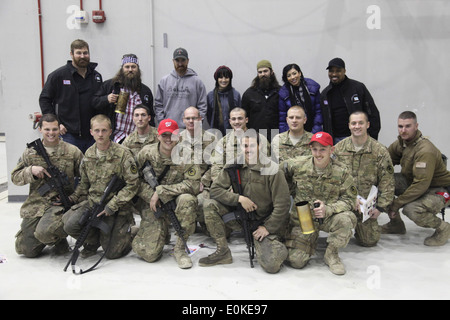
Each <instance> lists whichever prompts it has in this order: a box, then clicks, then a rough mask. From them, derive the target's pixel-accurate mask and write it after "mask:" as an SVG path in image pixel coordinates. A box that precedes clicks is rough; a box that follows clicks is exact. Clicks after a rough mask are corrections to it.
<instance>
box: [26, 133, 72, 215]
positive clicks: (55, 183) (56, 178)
mask: <svg viewBox="0 0 450 320" xmlns="http://www.w3.org/2000/svg"><path fill="white" fill-rule="evenodd" d="M27 147H28V148H34V149H35V150H36V152H37V153H38V154H39V155H40V156H41V157H42V158H44V161H45V163H46V164H47V168H46V170H47V172H48V173H49V174H50V178H48V179H46V180H47V183H46V184H44V185H43V186H41V187H40V188H39V189H38V192H39V194H40V195H41V196H44V195H46V194H47V193H48V192H49V191H50V190H56V191H57V192H58V194H59V198H60V200H61V203H62V205H63V206H64V212H66V211H67V210H69V209H70V207H71V206H72V204H71V201H70V199H69V196H68V195H67V194H66V191H65V190H64V186H66V185H69V184H70V183H69V178H68V177H67V174H66V173H65V172H62V171H61V170H59V169H58V167H56V166H55V165H53V164H52V162H51V161H50V157H49V156H48V154H47V151H46V150H45V147H44V145H43V144H42V141H41V139H36V140H34V141H33V142H31V143H27Z"/></svg>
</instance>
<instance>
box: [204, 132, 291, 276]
mask: <svg viewBox="0 0 450 320" xmlns="http://www.w3.org/2000/svg"><path fill="white" fill-rule="evenodd" d="M252 133H254V134H252ZM259 137H260V136H259V134H257V133H256V132H255V131H254V130H247V131H246V132H245V133H243V137H241V140H240V141H241V143H240V145H241V148H242V152H243V156H238V157H237V158H236V159H235V163H234V164H226V165H225V167H224V168H223V169H222V171H221V172H220V174H219V176H218V178H217V179H216V180H214V182H213V184H212V186H211V199H207V200H205V204H204V212H205V222H206V226H207V228H208V231H209V232H210V234H211V236H212V237H213V238H214V241H215V242H216V244H217V250H216V251H215V252H214V253H212V254H211V255H209V256H207V257H204V258H201V259H200V260H199V265H200V266H203V267H206V266H214V265H217V264H229V263H232V257H231V251H230V249H229V247H228V243H227V238H226V235H227V230H226V229H227V228H228V229H232V230H242V231H243V232H244V238H245V241H246V244H247V249H248V252H249V257H250V266H251V267H253V258H254V253H255V251H256V259H257V261H258V263H259V264H260V265H261V267H262V268H263V269H264V270H265V271H266V272H268V273H277V272H278V271H279V270H280V269H281V266H282V264H283V262H284V260H285V259H286V258H287V255H288V252H287V249H286V247H285V246H284V244H283V243H282V242H281V240H282V239H281V237H282V235H283V233H284V231H285V228H286V227H287V223H288V219H289V205H290V199H289V187H288V184H287V182H286V179H285V177H284V174H283V172H282V171H281V170H280V169H279V167H278V165H277V164H275V163H274V162H273V161H271V160H270V159H269V158H268V157H267V156H265V153H264V152H260V150H259ZM230 187H232V189H230Z"/></svg>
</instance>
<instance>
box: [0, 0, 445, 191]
mask: <svg viewBox="0 0 450 320" xmlns="http://www.w3.org/2000/svg"><path fill="white" fill-rule="evenodd" d="M78 5H79V1H75V0H41V6H42V23H43V32H44V33H43V38H44V61H45V63H44V70H45V71H44V73H45V77H47V75H48V73H50V72H51V71H53V70H54V69H56V68H57V67H59V66H61V65H63V64H65V62H66V60H67V59H70V56H69V45H70V42H71V41H72V40H74V39H76V38H81V39H84V40H86V41H88V42H89V44H90V49H91V61H94V62H98V63H99V66H98V68H97V70H98V71H100V72H101V73H102V75H103V77H104V79H108V78H110V77H111V76H112V75H113V74H114V73H115V72H116V71H117V70H118V68H119V66H120V58H121V57H122V55H123V54H124V53H135V54H137V55H138V57H139V58H140V64H141V69H142V70H143V74H144V76H143V78H144V82H145V83H146V84H147V85H149V86H150V87H151V88H152V89H153V90H154V89H155V87H156V85H157V82H158V81H159V79H160V78H161V77H162V76H164V75H165V74H167V73H169V72H170V71H171V70H172V68H173V65H172V61H171V59H172V52H173V50H174V49H175V48H177V47H179V46H182V47H185V48H186V49H187V50H188V52H189V56H190V67H191V68H193V69H194V70H195V71H196V72H197V73H198V74H199V75H200V77H201V78H202V79H203V81H204V82H205V85H206V87H207V90H211V89H212V88H213V86H214V79H213V73H214V71H215V70H216V68H217V67H218V66H219V65H223V64H225V65H228V66H229V67H230V68H231V69H232V70H233V73H234V78H233V85H234V86H235V88H236V89H238V90H239V91H240V92H241V93H243V92H244V91H245V90H246V88H247V87H248V86H249V85H250V82H251V80H252V79H253V78H254V77H255V76H256V63H257V62H258V61H259V60H261V59H268V60H270V61H271V62H272V65H273V67H274V70H275V73H276V75H277V76H278V80H279V81H280V83H281V71H282V69H283V67H284V66H285V65H286V64H288V63H291V62H295V63H298V64H299V65H300V66H301V68H302V70H303V72H304V74H305V76H306V77H309V78H312V79H314V80H316V81H317V82H319V83H320V84H321V86H322V88H324V87H325V86H326V85H327V84H328V78H327V73H326V70H325V68H326V66H327V63H328V61H329V60H330V59H332V58H334V57H336V56H339V57H341V58H343V59H344V60H345V62H346V64H347V75H348V76H349V77H350V78H354V79H357V80H359V81H362V82H364V83H365V84H366V86H367V87H368V88H369V90H370V91H371V93H372V95H373V97H374V99H375V101H376V104H377V106H378V108H379V110H380V113H381V117H382V129H381V132H380V136H379V140H380V141H381V142H382V143H384V144H386V145H388V144H390V143H391V142H392V141H393V140H394V139H395V138H396V136H397V132H396V119H397V116H398V114H399V113H400V112H401V111H404V110H413V111H415V112H416V113H417V114H418V118H419V127H420V129H421V130H422V131H423V133H424V134H425V135H427V136H429V137H430V138H431V139H432V141H433V142H434V143H435V144H436V145H437V146H438V147H439V148H440V149H441V150H442V152H443V153H446V154H447V155H450V146H449V145H448V144H447V141H449V139H450V132H449V130H447V129H446V125H447V123H448V121H447V119H448V117H449V113H450V112H449V111H448V107H447V100H448V99H447V96H446V91H447V90H448V89H449V88H450V80H449V77H448V76H447V74H446V69H447V65H448V59H447V57H448V52H449V50H450V41H449V37H450V33H449V32H448V30H450V19H449V18H450V2H449V1H448V0H428V1H422V0H396V1H392V0H391V1H389V0H378V1H377V0H371V1H367V0H302V1H298V0H278V1H274V0H272V1H270V0H215V1H211V0H209V1H208V0H190V1H189V0H169V1H168V0H154V1H148V0H129V1H120V0H108V1H103V10H104V11H105V12H106V17H107V20H106V22H105V23H104V24H101V25H100V24H95V23H93V22H92V21H90V22H89V23H88V24H87V25H83V26H81V28H79V29H77V28H72V29H71V28H69V27H70V23H69V27H68V22H70V21H71V18H70V17H71V14H72V12H71V11H70V10H69V11H68V9H70V8H71V6H78ZM83 5H84V9H85V10H86V11H88V13H89V17H91V16H92V10H97V9H98V3H97V1H93V0H91V1H83ZM372 5H375V6H377V7H376V8H378V9H379V19H375V20H374V17H375V18H377V16H376V15H375V16H374V12H373V11H369V12H367V11H368V8H369V9H371V8H372V7H371V6H372ZM152 8H153V9H152ZM18 16H20V19H18ZM0 24H1V28H2V32H1V34H0V40H2V41H1V43H2V46H1V48H0V108H1V109H0V110H1V112H2V117H1V119H0V132H1V131H3V130H4V131H5V132H6V135H7V156H8V159H7V160H8V164H7V165H8V171H9V172H10V171H11V170H12V169H13V168H14V166H15V164H16V162H17V159H18V158H19V157H20V154H21V153H22V152H23V150H24V148H25V143H26V142H30V141H32V140H34V139H36V137H37V136H38V134H37V132H36V131H34V130H33V129H32V127H31V123H30V122H28V120H27V115H28V114H29V113H32V112H34V111H39V105H38V96H39V93H40V90H41V74H40V54H39V34H38V15H37V0H36V1H34V0H18V1H17V0H16V1H2V2H1V4H0ZM373 26H376V27H380V28H379V29H371V27H373ZM3 30H8V32H3ZM164 34H166V35H167V40H168V42H167V44H168V46H167V48H166V47H164V42H163V39H164ZM5 44H6V45H5ZM26 193H27V188H25V187H16V186H14V185H12V183H9V196H10V199H11V196H14V195H24V194H26Z"/></svg>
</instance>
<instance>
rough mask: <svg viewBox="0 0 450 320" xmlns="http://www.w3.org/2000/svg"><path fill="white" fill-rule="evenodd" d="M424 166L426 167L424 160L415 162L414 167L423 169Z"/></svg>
mask: <svg viewBox="0 0 450 320" xmlns="http://www.w3.org/2000/svg"><path fill="white" fill-rule="evenodd" d="M426 167H427V163H426V162H417V163H416V168H422V169H425V168H426Z"/></svg>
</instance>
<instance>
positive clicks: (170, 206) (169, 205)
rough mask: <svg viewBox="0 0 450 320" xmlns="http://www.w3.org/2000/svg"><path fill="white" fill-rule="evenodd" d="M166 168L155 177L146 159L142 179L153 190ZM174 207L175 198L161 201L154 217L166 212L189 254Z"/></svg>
mask: <svg viewBox="0 0 450 320" xmlns="http://www.w3.org/2000/svg"><path fill="white" fill-rule="evenodd" d="M168 169H169V167H168V166H166V169H165V170H164V172H163V173H162V174H161V176H160V177H159V178H156V173H155V170H154V169H153V167H152V165H151V163H150V162H149V161H148V160H146V161H145V163H144V166H143V167H142V174H143V176H144V180H145V181H146V182H147V183H148V184H149V185H150V187H151V188H152V189H153V190H155V188H156V187H157V186H159V181H160V180H162V177H163V176H164V175H165V174H166V172H167V170H168ZM155 192H156V191H155ZM161 202H162V201H161ZM176 208H177V204H176V202H175V199H172V200H170V201H167V202H166V203H161V205H160V206H159V207H157V208H156V212H155V217H156V218H157V219H159V218H160V217H161V216H162V215H163V214H164V213H165V214H167V217H168V218H169V221H170V223H172V226H173V228H174V229H175V231H176V232H177V234H178V237H179V238H180V239H181V241H183V244H184V248H185V250H186V253H187V254H190V253H191V250H189V247H188V245H187V243H186V240H185V239H184V235H185V231H184V229H183V227H182V226H181V224H180V221H179V220H178V218H177V215H176V214H175V209H176Z"/></svg>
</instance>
